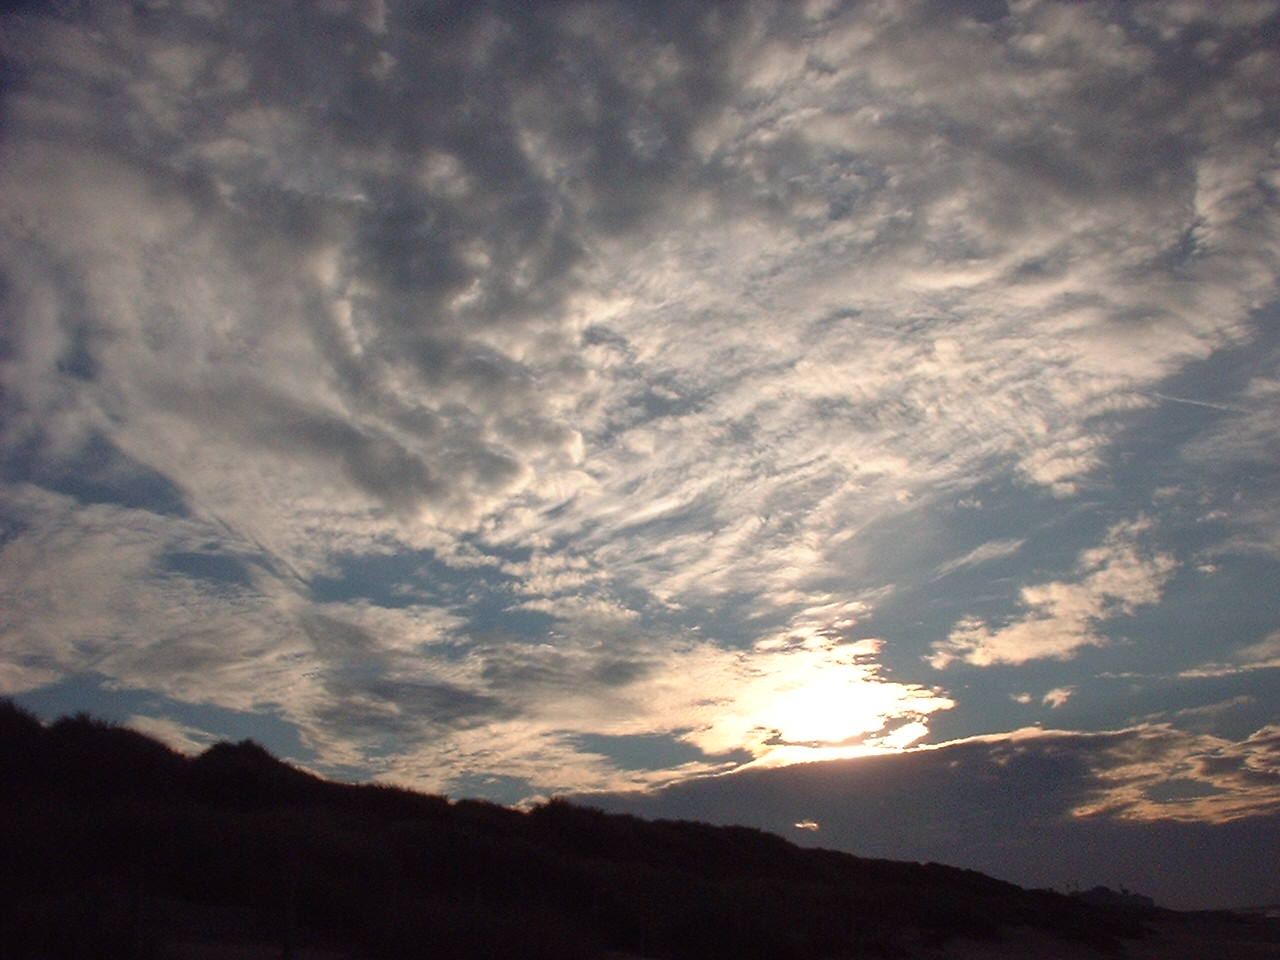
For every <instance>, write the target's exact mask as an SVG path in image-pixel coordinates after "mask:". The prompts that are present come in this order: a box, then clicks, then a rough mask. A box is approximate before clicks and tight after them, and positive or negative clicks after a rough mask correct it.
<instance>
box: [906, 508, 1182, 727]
mask: <svg viewBox="0 0 1280 960" xmlns="http://www.w3.org/2000/svg"><path fill="white" fill-rule="evenodd" d="M1151 526H1152V525H1151V522H1150V521H1149V520H1145V519H1143V520H1135V521H1127V522H1124V523H1120V524H1116V525H1115V526H1113V527H1112V528H1111V529H1110V530H1108V531H1107V535H1106V538H1105V539H1104V540H1103V543H1102V545H1101V546H1098V547H1094V548H1091V549H1089V550H1085V551H1083V552H1082V553H1081V554H1080V556H1079V559H1078V560H1077V563H1076V573H1077V575H1078V576H1079V577H1080V579H1079V580H1077V581H1075V582H1050V583H1044V584H1038V585H1036V586H1028V587H1024V588H1023V589H1022V591H1021V602H1022V605H1023V606H1024V607H1027V608H1029V612H1028V613H1027V614H1026V615H1024V616H1023V617H1021V618H1018V619H1015V620H1011V621H1010V622H1008V623H1006V624H1004V625H1003V626H1000V627H997V628H995V629H992V628H991V626H990V625H988V624H987V622H986V621H984V620H981V619H978V618H976V617H970V618H967V619H965V620H962V621H961V622H960V623H959V624H957V625H956V627H955V628H954V629H953V630H952V631H951V633H950V635H949V636H948V637H947V639H946V640H942V641H938V642H936V643H934V644H933V650H934V653H933V654H932V656H930V657H929V663H930V664H931V665H932V666H933V667H934V668H936V669H939V670H941V669H945V668H946V667H947V666H949V665H950V664H952V663H954V662H956V661H961V662H963V663H969V664H973V665H975V666H991V665H992V664H997V663H1025V662H1027V661H1029V660H1038V659H1045V658H1051V659H1057V660H1065V659H1069V658H1070V657H1072V656H1074V655H1075V653H1076V651H1077V650H1079V649H1080V648H1081V647H1085V646H1101V645H1103V644H1105V643H1106V642H1107V639H1106V636H1105V635H1104V634H1102V633H1101V632H1099V630H1098V625H1099V624H1100V623H1102V622H1104V621H1106V620H1108V619H1112V618H1114V617H1117V616H1120V615H1125V614H1131V613H1133V611H1134V610H1135V609H1136V608H1137V607H1139V606H1142V605H1146V604H1152V603H1155V602H1156V601H1158V600H1159V599H1160V593H1161V588H1162V587H1163V586H1164V584H1165V583H1166V581H1168V579H1169V577H1170V576H1171V575H1172V573H1173V570H1174V568H1175V566H1176V563H1175V561H1174V559H1173V556H1172V555H1171V554H1168V553H1163V552H1158V551H1151V550H1144V549H1141V548H1140V546H1139V542H1138V541H1139V539H1140V537H1141V536H1142V535H1143V534H1144V533H1146V532H1147V531H1149V530H1150V529H1151ZM1055 699H1063V700H1065V698H1055ZM1046 702H1048V700H1046ZM1054 705H1055V706H1058V705H1060V703H1055V704H1054Z"/></svg>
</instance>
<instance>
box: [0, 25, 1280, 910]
mask: <svg viewBox="0 0 1280 960" xmlns="http://www.w3.org/2000/svg"><path fill="white" fill-rule="evenodd" d="M5 9H6V11H7V12H6V13H4V14H3V21H2V22H0V55H2V56H3V60H4V71H3V76H2V77H0V81H2V83H3V102H2V107H0V109H2V114H0V298H2V299H3V305H2V306H0V315H2V316H3V327H0V385H2V388H3V393H2V394H0V402H2V403H3V419H2V421H0V645H2V646H0V651H2V656H0V693H4V694H7V695H10V696H13V697H14V698H15V699H17V700H18V702H19V703H23V704H26V705H28V706H29V707H31V708H33V709H35V710H37V711H38V712H39V713H41V714H42V715H44V716H47V717H53V716H57V715H59V714H61V713H64V712H68V711H74V710H81V709H86V710H90V711H91V712H94V713H96V714H98V715H101V716H106V717H111V718H115V719H119V720H121V721H124V722H128V723H130V724H132V725H134V726H136V727H138V728H139V729H142V730H146V731H148V732H150V733H153V734H155V735H158V736H161V737H163V738H165V739H166V740H168V741H169V742H170V743H173V744H175V745H177V746H180V747H182V748H184V749H188V750H198V749H200V748H201V747H202V745H204V744H207V743H209V742H212V741H213V740H215V739H218V738H227V737H230V738H234V739H239V738H243V737H253V738H254V739H257V740H259V741H260V742H262V743H264V744H266V745H267V746H268V747H270V748H271V749H272V750H274V751H275V752H277V753H278V754H280V755H282V756H285V757H288V758H290V759H293V760H295V761H297V762H300V763H303V764H305V765H307V766H308V767H310V768H311V769H314V770H317V771H320V772H323V773H326V774H328V775H333V776H341V777H345V778H359V779H367V778H374V777H377V778H381V779H386V780H391V781H395V782H400V783H406V784H410V785H413V786H416V787H419V788H422V789H428V790H434V791H442V792H447V793H449V794H451V795H454V796H462V795H467V796H483V797H489V798H492V799H495V800H499V801H502V802H518V801H521V800H527V799H529V798H536V797H544V796H548V795H551V794H554V793H589V794H593V795H596V796H597V797H598V798H599V799H600V802H601V803H608V804H612V805H614V806H616V807H617V808H620V809H621V808H625V809H637V810H642V811H644V812H661V813H663V814H666V815H690V816H693V815H696V816H699V817H703V818H706V819H716V820H725V821H727V820H736V821H741V822H751V823H759V824H762V825H766V826H768V827H770V829H777V830H780V831H783V832H786V833H787V835H789V836H791V837H793V838H794V839H799V840H801V841H803V842H812V843H823V844H825V845H831V846H841V847H844V848H846V849H853V850H855V851H857V852H867V853H875V854H877V855H882V856H909V857H911V858H913V859H939V860H949V861H950V862H956V863H961V864H962V865H973V866H979V867H981V868H983V869H990V870H992V871H993V872H997V873H999V874H1000V875H1002V876H1008V877H1010V878H1012V879H1017V880H1019V881H1020V882H1032V883H1036V882H1038V883H1050V882H1052V883H1057V884H1060V885H1067V884H1071V883H1076V882H1079V883H1082V884H1090V885H1091V884H1092V883H1094V882H1112V883H1116V882H1126V883H1128V884H1129V885H1130V886H1135V887H1146V888H1149V889H1151V890H1153V891H1155V892H1159V893H1161V895H1163V896H1166V897H1167V898H1168V899H1170V900H1173V901H1179V898H1181V900H1180V901H1179V902H1185V903H1187V904H1188V905H1195V904H1193V901H1194V900H1195V897H1196V896H1198V897H1199V898H1200V901H1197V902H1201V901H1215V900H1221V899H1223V898H1225V899H1226V900H1235V901H1237V902H1238V901H1240V900H1241V899H1243V900H1245V901H1247V900H1249V899H1250V898H1251V896H1252V895H1253V894H1255V893H1256V894H1257V896H1256V899H1259V900H1261V899H1267V898H1272V899H1280V887H1277V886H1276V884H1277V882H1280V881H1276V880H1275V878H1274V877H1271V876H1270V873H1269V872H1268V870H1267V868H1266V866H1265V865H1266V864H1267V863H1269V862H1271V860H1270V859H1269V858H1270V857H1271V856H1272V855H1273V854H1276V853H1277V851H1280V590H1278V589H1277V586H1278V585H1280V469H1278V467H1280V443H1278V442H1277V441H1278V440H1280V429H1278V427H1277V424H1280V418H1278V417H1277V412H1278V408H1280V298H1278V292H1280V289H1278V286H1277V281H1278V279H1280V134H1278V133H1277V131H1280V4H1276V3H1250V2H1234V3H1231V4H1208V3H1173V2H1168V3H1148V4H1144V3H1133V4H1111V3H1098V4H1090V3H1038V2H1010V3H1007V4H1006V3H1005V2H1002V0H965V2H946V3H943V2H933V3H924V2H922V3H908V2H892V3H889V2H883V3H878V2H865V3H847V4H843V3H837V2H818V0H815V2H809V3H804V4H801V3H796V4H785V5H783V4H773V3H757V4H749V3H742V4H724V3H652V4H645V3H639V2H631V0H628V2H625V3H624V2H617V3H608V2H593V3H538V4H530V3H514V2H513V3H509V4H507V3H488V4H485V3H446V2H438V3H432V2H405V3H399V2H394V0H385V2H383V0H294V2H288V0H264V2H260V3H237V2H231V0H138V2H135V3H132V4H127V3H121V2H106V0H103V2H94V0H63V2H49V3H35V2H27V3H22V2H19V3H9V4H6V5H5ZM796 764H805V765H804V766H796ZM636 791H647V792H643V793H637V792H636ZM796 824H800V826H795V825H796ZM841 824H843V826H842V825H841ZM788 831H789V832H788ZM960 836H964V837H966V838H967V839H966V840H964V842H960V841H959V840H958V839H957V838H958V837H960ZM1120 837H1124V838H1130V840H1132V838H1141V840H1140V841H1138V840H1133V842H1130V840H1121V839H1116V838H1120ZM1050 840H1051V841H1052V843H1053V845H1054V847H1053V849H1054V850H1056V851H1057V852H1056V853H1054V852H1046V851H1047V850H1049V846H1048V845H1047V843H1046V841H1050ZM1037 843H1038V844H1039V846H1037V845H1036V844H1037ZM1125 843H1129V847H1125V846H1124V844H1125ZM913 844H914V846H913ZM1121 848H1123V849H1130V848H1132V849H1133V850H1135V851H1138V850H1147V851H1148V854H1149V856H1150V857H1156V855H1157V854H1156V853H1153V852H1150V851H1153V850H1156V849H1157V848H1158V851H1159V855H1160V856H1163V857H1165V860H1161V861H1158V862H1157V860H1155V859H1152V860H1150V861H1149V862H1148V861H1140V860H1135V861H1133V863H1132V864H1131V865H1130V866H1128V867H1125V868H1124V869H1121V868H1120V867H1116V866H1115V863H1114V860H1115V856H1114V853H1113V851H1114V850H1117V849H1121ZM1067 849H1070V850H1072V851H1073V852H1072V853H1071V855H1070V856H1066V855H1065V854H1063V853H1062V851H1064V850H1067ZM997 850H1003V851H1004V853H1003V854H1001V856H1003V857H1004V859H999V857H996V853H995V852H993V851H997ZM931 851H936V853H934V852H931ZM1259 851H1261V853H1260V852H1259ZM984 856H986V857H987V859H983V857H984ZM1135 856H1137V854H1135ZM993 857H994V858H995V859H992V858H993ZM1259 857H1261V859H1259ZM1197 858H1198V859H1197ZM1251 858H1252V859H1251ZM1188 869H1192V870H1193V871H1201V872H1200V874H1199V876H1200V880H1199V881H1198V883H1197V889H1196V891H1195V892H1191V891H1190V887H1189V886H1187V884H1188V883H1189V881H1188V880H1187V876H1186V873H1187V870H1188ZM1126 870H1127V871H1128V872H1125V871H1126ZM1214 870H1216V871H1217V872H1216V873H1214V872H1213V871H1214ZM1150 871H1163V873H1162V874H1161V876H1160V877H1156V878H1154V879H1151V878H1149V877H1147V876H1145V875H1144V873H1147V872H1150ZM1206 871H1207V872H1206ZM1251 871H1252V872H1251ZM1213 877H1218V878H1219V879H1217V880H1214V879H1212V878H1213ZM1268 878H1269V882H1270V886H1269V887H1267V885H1266V884H1267V882H1268ZM1179 883H1181V884H1183V886H1179ZM1233 883H1234V884H1235V885H1234V886H1232V884H1233ZM1259 884H1261V886H1259Z"/></svg>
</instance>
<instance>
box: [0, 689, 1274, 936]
mask: <svg viewBox="0 0 1280 960" xmlns="http://www.w3.org/2000/svg"><path fill="white" fill-rule="evenodd" d="M0 851H3V855H2V856H0V960H28V958H32V960H34V958H97V957H111V958H135V960H149V958H154V960H162V958H174V960H206V958H207V960H259V958H262V960H266V958H279V957H284V958H290V960H308V958H309V960H354V958H384V957H385V958H400V957H404V958H414V957H422V958H434V957H440V958H460V960H461V958H486V960H500V958H522V960H539V958H545V960H574V958H578V960H593V958H606V957H615V958H623V957H648V958H690V960H692V958H698V960H704V958H733V960H738V958H743V960H751V958H761V960H764V958H769V960H802V958H814V960H819V958H837V957H975V958H976V957H991V958H995V957H1056V958H1076V957H1080V958H1094V957H1108V956H1113V957H1123V956H1129V957H1132V958H1135V960H1138V958H1156V957H1161V958H1168V960H1176V958H1179V957H1196V958H1198V960H1214V958H1221V960H1235V958H1255V957H1256V958H1262V957H1276V956H1280V933H1278V932H1277V930H1276V924H1275V921H1266V920H1262V919H1260V918H1256V917H1255V918H1250V917H1245V916H1236V915H1232V914H1213V915H1199V914H1176V913H1171V912H1168V911H1161V910H1158V909H1156V908H1154V907H1150V906H1144V905H1141V904H1133V903H1123V902H1121V903H1109V902H1107V898H1105V897H1103V898H1102V900H1101V902H1090V901H1088V900H1086V899H1084V898H1080V897H1068V896H1064V895H1060V894H1056V893H1052V892H1049V891H1035V890H1023V889H1021V888H1019V887H1016V886H1013V885H1012V884H1008V883H1003V882H1001V881H998V880H994V879H992V878H990V877H987V876H984V875H982V874H979V873H975V872H973V871H967V870H959V869H956V868H953V867H946V866H941V865H939V864H916V863H898V862H893V861H886V860H869V859H864V858H860V857H855V856H851V855H849V854H843V853H835V852H831V851H824V850H813V849H804V848H800V847H797V846H795V845H793V844H791V843H788V842H787V841H785V840H782V839H781V838H779V837H776V836H773V835H771V834H767V833H764V832H761V831H758V830H754V829H749V828H744V827H712V826H708V825H706V824H701V823H690V822H675V821H657V822H647V821H643V820H640V819H637V818H634V817H628V816H621V815H611V814H605V813H601V812H600V811H597V810H592V809H589V808H584V807H577V806H573V805H571V804H568V803H565V802H561V801H552V802H550V803H547V804H544V805H542V806H540V807H536V808H535V809H533V810H530V811H528V812H521V811H517V810H511V809H508V808H505V807H500V806H496V805H494V804H489V803H484V802H480V801H474V800H459V801H450V800H448V799H446V798H444V797H439V796H430V795H426V794H420V793H415V792H412V791H408V790H402V789H397V788H392V787H385V786H375V785H350V784H340V783H334V782H330V781H326V780H323V779H320V778H318V777H315V776H312V775H311V774H308V773H305V772H303V771H301V770H298V769H295V768H293V767H291V766H289V765H288V764H285V763H283V762H281V761H279V760H277V759H275V758H274V757H272V756H271V755H270V754H268V753H267V752H266V751H265V750H263V749H262V748H261V747H259V746H257V745H255V744H253V743H251V742H244V743H240V744H227V743H223V744H218V745H216V746H214V747H211V748H210V749H209V750H207V751H206V752H205V753H203V754H201V755H200V756H198V757H195V758H188V757H185V756H182V755H181V754H178V753H175V752H173V751H172V750H170V749H169V748H167V747H165V746H163V745H162V744H160V743H157V742H156V741H154V740H151V739H149V738H147V737H145V736H143V735H141V734H139V733H136V732H134V731H131V730H128V729H124V728H120V727H116V726H113V725H111V724H107V723H103V722H101V721H97V720H94V719H92V718H89V717H85V716H77V717H72V718H64V719H62V720H59V721H57V722H56V723H54V724H51V725H49V726H45V725H43V724H41V723H40V722H39V721H38V720H36V719H35V718H34V717H33V716H31V715H30V714H28V713H26V712H25V711H23V710H21V709H19V708H17V707H16V706H14V705H13V704H12V703H11V702H8V701H0Z"/></svg>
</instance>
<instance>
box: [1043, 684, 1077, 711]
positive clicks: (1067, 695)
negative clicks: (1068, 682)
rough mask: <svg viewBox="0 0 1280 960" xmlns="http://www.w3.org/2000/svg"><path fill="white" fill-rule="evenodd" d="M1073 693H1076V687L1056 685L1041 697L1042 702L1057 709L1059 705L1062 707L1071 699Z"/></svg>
mask: <svg viewBox="0 0 1280 960" xmlns="http://www.w3.org/2000/svg"><path fill="white" fill-rule="evenodd" d="M1073 693H1075V687H1054V688H1053V689H1052V690H1050V691H1049V692H1048V693H1046V694H1045V695H1044V696H1043V697H1041V698H1040V702H1041V703H1043V704H1044V705H1045V706H1047V707H1051V708H1053V709H1054V710H1057V709H1058V707H1061V706H1062V705H1063V704H1065V703H1066V702H1067V701H1068V700H1070V699H1071V695H1072V694H1073Z"/></svg>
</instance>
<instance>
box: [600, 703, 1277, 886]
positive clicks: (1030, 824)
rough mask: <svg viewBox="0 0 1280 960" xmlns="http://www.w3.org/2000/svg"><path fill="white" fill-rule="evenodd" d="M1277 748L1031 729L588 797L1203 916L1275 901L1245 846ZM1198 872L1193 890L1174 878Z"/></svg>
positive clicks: (1178, 736) (1265, 811) (1257, 835)
mask: <svg viewBox="0 0 1280 960" xmlns="http://www.w3.org/2000/svg"><path fill="white" fill-rule="evenodd" d="M1274 740H1275V731H1274V730H1273V729H1272V728H1264V729H1262V730H1259V731H1257V732H1256V733H1255V734H1253V735H1252V736H1250V737H1247V738H1246V739H1244V740H1240V741H1232V740H1226V739H1222V738H1217V737H1211V736H1206V735H1200V734H1189V733H1184V732H1181V731H1178V730H1175V729H1173V728H1171V727H1168V726H1161V725H1152V726H1146V725H1144V726H1140V727H1134V728H1131V729H1127V730H1117V731H1109V732H1103V733H1073V732H1068V731H1061V730H1058V731H1048V730H1040V729H1026V730H1019V731H1014V732H1011V733H1007V734H1000V735H992V736H986V737H979V738H973V739H969V740H963V741H956V742H952V743H948V744H942V745H939V746H936V747H929V748H924V749H917V750H911V751H907V752H905V753H898V754H890V755H882V756H869V757H860V758H855V759H846V760H833V761H827V762H822V763H813V764H803V765H798V766H792V767H786V768H782V769H768V770H749V771H742V772H739V773H733V774H728V775H723V776H718V777H709V778H703V779H697V780H692V781H689V782H685V783H680V784H675V785H672V786H669V787H666V788H665V789H662V790H658V791H652V792H649V793H639V792H637V793H615V794H606V795H588V796H584V797H582V798H581V799H582V800H583V801H585V802H588V803H592V804H595V805H598V806H601V807H603V808H605V809H610V810H618V811H625V812H630V813H637V814H641V815H644V816H650V817H672V818H691V819H704V820H711V821H713V822H730V821H731V822H736V823H745V824H749V825H754V826H759V827H762V828H764V829H769V830H774V831H777V832H781V833H784V834H790V833H791V831H792V830H794V829H795V826H793V825H794V824H796V823H797V821H798V820H799V819H800V818H803V819H804V820H808V821H810V822H814V823H821V825H822V830H821V835H820V837H818V836H815V839H814V841H813V842H815V843H820V844H821V845H822V846H824V847H834V848H837V849H844V850H850V851H852V852H855V853H858V854H861V855H864V856H877V857H889V858H894V859H906V860H940V861H942V862H946V863H953V864H959V865H962V866H968V867H972V868H976V869H979V870H983V871H986V872H989V873H992V874H994V875H995V876H999V877H1005V878H1009V879H1012V880H1014V881H1015V882H1019V883H1023V884H1027V885H1031V886H1047V885H1055V886H1058V887H1059V888H1060V889H1061V888H1066V887H1069V886H1072V885H1077V884H1079V883H1080V882H1081V878H1098V880H1099V882H1108V883H1110V884H1112V885H1119V884H1121V883H1123V884H1124V885H1126V886H1130V887H1132V888H1133V889H1137V890H1141V891H1144V892H1147V893H1149V894H1151V895H1153V896H1155V897H1156V898H1157V899H1158V900H1161V901H1162V902H1167V903H1169V904H1170V905H1174V906H1189V907H1190V906H1198V907H1203V906H1207V905H1210V904H1213V903H1217V904H1225V903H1230V902H1235V899H1238V900H1239V902H1247V901H1249V899H1250V897H1251V896H1257V895H1260V894H1262V892H1263V891H1269V890H1273V889H1274V885H1275V878H1274V874H1273V871H1272V869H1271V866H1270V862H1269V860H1268V857H1267V854H1266V853H1265V852H1263V851H1262V850H1258V851H1257V852H1256V853H1255V852H1252V848H1250V847H1248V846H1245V847H1241V846H1240V844H1242V843H1246V844H1247V843H1261V844H1263V845H1264V846H1266V847H1269V846H1270V845H1271V844H1272V843H1274V838H1275V837H1276V835H1277V831H1278V830H1280V808H1278V807H1277V804H1276V792H1275V789H1274V785H1275V783H1274V778H1275V776H1276V770H1275V756H1274V746H1275V744H1274ZM730 798H731V799H730ZM1188 869H1189V870H1192V871H1194V872H1195V873H1196V876H1197V886H1196V890H1195V891H1189V890H1187V889H1185V888H1182V887H1180V886H1179V884H1178V883H1177V882H1176V880H1175V878H1176V877H1177V876H1178V874H1179V871H1180V870H1188ZM1233 898H1234V899H1233Z"/></svg>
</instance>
